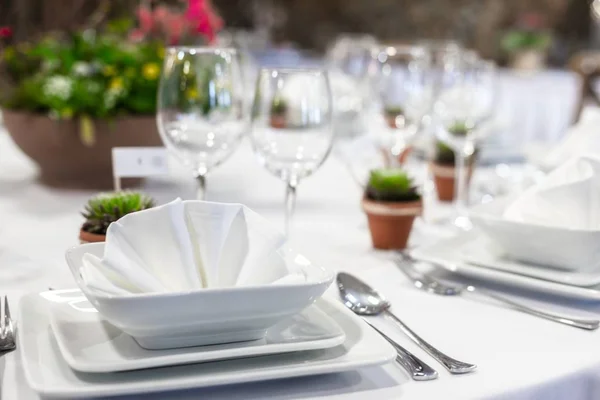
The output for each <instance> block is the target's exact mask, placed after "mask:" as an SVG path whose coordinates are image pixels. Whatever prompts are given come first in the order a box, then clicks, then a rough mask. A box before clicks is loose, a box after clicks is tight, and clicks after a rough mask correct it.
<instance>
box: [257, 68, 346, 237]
mask: <svg viewBox="0 0 600 400" xmlns="http://www.w3.org/2000/svg"><path fill="white" fill-rule="evenodd" d="M332 113H333V104H332V97H331V88H330V85H329V79H328V75H327V72H326V71H324V70H322V69H319V68H304V69H299V68H293V69H285V68H283V69H280V68H264V69H262V70H261V71H260V72H259V76H258V79H257V82H256V92H255V97H254V103H253V106H252V125H251V131H250V132H251V133H250V138H251V141H252V146H253V149H254V152H255V154H256V156H257V158H258V161H259V162H260V163H261V164H262V165H263V166H264V167H265V168H266V169H267V170H268V171H269V172H271V173H272V174H274V175H275V176H277V177H279V178H280V179H282V180H283V181H284V182H285V183H286V187H287V190H286V201H285V204H286V206H285V231H286V234H288V235H289V233H290V225H291V218H292V214H293V211H294V205H295V198H296V187H297V186H298V183H299V182H300V180H302V179H304V178H306V177H307V176H309V175H311V174H313V173H314V172H315V171H316V170H317V169H318V168H319V167H320V166H321V164H323V162H324V161H325V159H326V158H327V156H328V155H329V153H330V151H331V147H332V143H333V138H334V130H333V119H332Z"/></svg>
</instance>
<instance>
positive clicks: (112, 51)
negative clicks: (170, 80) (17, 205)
mask: <svg viewBox="0 0 600 400" xmlns="http://www.w3.org/2000/svg"><path fill="white" fill-rule="evenodd" d="M109 3H110V2H109ZM107 4H108V3H107ZM207 5H209V3H208V2H207V1H200V0H195V1H193V0H189V3H188V8H187V9H186V11H185V12H180V11H176V10H173V9H170V8H166V7H164V6H155V7H154V8H153V9H150V8H148V6H146V5H143V6H141V7H140V8H139V9H138V12H137V13H138V17H139V22H138V24H137V25H138V27H137V28H135V29H132V26H133V23H132V22H131V21H128V20H114V21H110V22H108V23H106V24H100V25H98V26H96V25H95V26H94V27H93V28H91V27H88V28H87V29H84V30H82V31H79V32H69V33H63V34H55V33H50V34H48V35H47V36H45V37H42V38H40V39H39V40H37V41H33V42H27V43H12V42H11V41H10V38H2V37H0V49H3V51H2V52H0V79H1V80H2V81H3V83H4V85H2V87H3V88H4V87H8V88H9V90H2V91H0V105H1V107H2V113H3V117H4V124H5V126H6V129H7V130H8V132H9V134H10V136H11V137H12V139H13V141H14V142H15V144H16V145H17V146H19V147H20V148H21V150H22V151H23V152H24V153H25V154H27V155H28V156H29V157H30V158H31V159H33V161H34V162H35V163H36V164H37V165H38V166H39V169H40V178H41V181H42V182H44V183H46V184H49V185H51V186H57V187H73V188H109V187H111V185H112V165H111V160H112V159H111V150H112V148H113V147H121V146H161V145H162V141H161V140H160V137H159V135H158V131H157V127H156V119H155V118H156V117H155V115H156V98H157V89H158V83H159V80H160V74H161V67H162V59H163V55H164V52H165V48H164V46H165V44H176V43H181V42H182V41H184V40H188V41H189V40H193V41H194V42H196V43H197V41H198V40H200V39H205V41H209V40H210V38H211V37H212V36H214V32H213V31H214V30H216V29H217V28H218V27H219V24H220V21H219V20H218V19H216V16H214V15H213V14H212V11H211V10H210V9H206V7H207ZM90 25H91V23H90ZM207 30H208V31H207ZM207 32H208V33H207ZM125 183H126V182H125Z"/></svg>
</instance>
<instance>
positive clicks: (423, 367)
mask: <svg viewBox="0 0 600 400" xmlns="http://www.w3.org/2000/svg"><path fill="white" fill-rule="evenodd" d="M346 306H348V303H346ZM350 309H351V310H352V308H350ZM352 311H354V310H352ZM359 315H360V314H359ZM362 319H363V321H365V322H366V323H367V324H369V326H370V327H371V328H373V329H375V331H377V333H379V334H380V335H381V336H383V338H384V339H385V340H387V341H388V342H389V343H390V344H391V345H392V347H394V349H395V350H396V362H397V363H398V364H400V365H401V366H402V367H403V368H404V369H405V370H406V371H407V372H408V373H409V374H410V376H411V378H413V379H414V380H415V381H430V380H432V379H436V378H437V377H438V373H437V371H436V370H434V369H433V368H431V367H430V366H429V365H427V364H426V363H425V362H424V361H422V360H421V359H419V358H417V356H415V355H414V354H412V353H411V352H410V351H408V350H406V349H405V348H404V347H402V346H401V345H400V344H398V342H396V341H395V340H394V339H392V338H390V337H389V336H388V335H386V334H385V333H383V332H382V331H381V330H379V329H378V328H377V327H376V326H375V325H373V324H372V323H371V322H369V320H368V319H366V318H365V317H364V316H362Z"/></svg>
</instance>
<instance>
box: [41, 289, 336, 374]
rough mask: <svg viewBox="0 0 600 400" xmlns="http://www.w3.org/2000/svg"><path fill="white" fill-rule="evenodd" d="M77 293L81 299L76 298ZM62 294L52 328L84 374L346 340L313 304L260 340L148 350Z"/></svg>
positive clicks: (72, 362)
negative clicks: (62, 298) (65, 299)
mask: <svg viewBox="0 0 600 400" xmlns="http://www.w3.org/2000/svg"><path fill="white" fill-rule="evenodd" d="M65 292H66V293H65ZM77 292H78V293H79V294H80V295H81V298H80V299H72V295H74V294H75V293H77ZM56 294H57V295H58V293H56ZM60 295H63V296H68V297H67V299H68V300H69V301H67V302H64V303H62V302H61V304H55V305H54V306H53V307H52V308H51V313H50V325H51V327H52V331H53V333H54V338H55V339H56V342H57V344H58V347H59V349H60V351H61V353H62V355H63V357H64V358H65V361H66V362H67V364H69V366H70V367H71V368H73V369H75V370H78V371H82V372H117V371H130V370H136V369H144V368H156V367H164V366H168V365H180V364H191V363H201V362H208V361H217V360H227V359H232V358H243V357H254V356H264V355H270V354H277V353H286V352H292V351H304V350H318V349H325V348H329V347H335V346H338V345H340V344H342V343H344V340H345V339H346V335H345V333H344V331H343V330H342V329H341V328H340V327H339V326H338V324H337V323H336V322H335V321H334V320H333V319H332V318H330V317H328V316H327V314H325V313H324V312H323V311H321V310H320V309H319V307H318V305H316V304H314V305H312V306H309V307H308V308H307V309H306V310H304V311H303V312H301V313H299V314H296V315H295V316H293V317H291V318H288V319H286V320H284V321H282V322H280V323H278V324H277V325H275V326H273V327H271V328H270V329H269V330H268V331H267V335H266V336H265V338H264V339H261V340H253V341H247V342H236V343H228V344H219V345H212V346H199V347H185V348H177V349H166V350H147V349H144V348H143V347H141V346H140V345H138V344H137V342H136V341H135V340H134V339H133V338H132V337H131V336H129V335H127V334H126V333H124V332H123V331H121V330H120V329H119V328H117V327H115V326H113V325H111V324H110V323H109V322H107V321H106V320H104V319H103V318H102V316H101V315H100V314H99V313H98V312H97V311H96V309H95V308H94V307H93V306H92V305H91V304H90V303H89V301H88V300H87V299H86V298H85V297H84V296H83V293H81V291H79V290H78V289H74V290H72V291H62V293H61V294H60Z"/></svg>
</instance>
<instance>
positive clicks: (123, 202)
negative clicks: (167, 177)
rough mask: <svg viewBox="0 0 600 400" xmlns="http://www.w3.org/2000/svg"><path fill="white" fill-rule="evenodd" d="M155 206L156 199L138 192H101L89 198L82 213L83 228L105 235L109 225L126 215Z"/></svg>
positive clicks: (86, 230)
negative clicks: (83, 219)
mask: <svg viewBox="0 0 600 400" xmlns="http://www.w3.org/2000/svg"><path fill="white" fill-rule="evenodd" d="M152 207H154V200H153V199H152V198H151V197H149V196H146V195H144V194H142V193H138V192H129V191H122V192H114V193H101V194H99V195H96V196H94V197H92V198H91V199H89V200H88V202H87V204H86V205H85V209H84V210H83V212H82V213H81V215H83V217H84V218H85V222H84V224H83V226H82V228H81V229H82V230H84V231H85V232H89V233H95V234H98V235H105V234H106V230H107V229H108V226H109V225H110V224H112V223H113V222H115V221H117V220H118V219H119V218H121V217H123V216H124V215H127V214H130V213H133V212H136V211H141V210H145V209H148V208H152Z"/></svg>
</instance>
